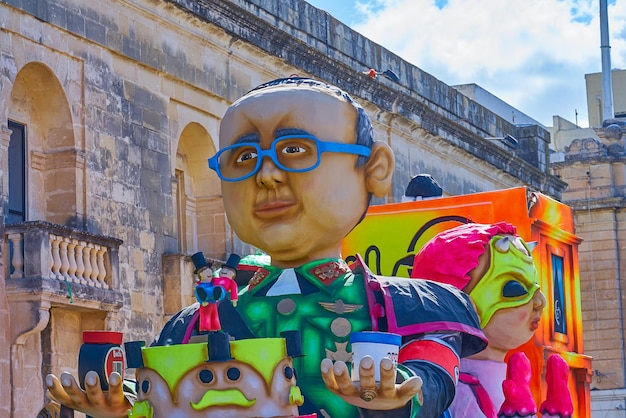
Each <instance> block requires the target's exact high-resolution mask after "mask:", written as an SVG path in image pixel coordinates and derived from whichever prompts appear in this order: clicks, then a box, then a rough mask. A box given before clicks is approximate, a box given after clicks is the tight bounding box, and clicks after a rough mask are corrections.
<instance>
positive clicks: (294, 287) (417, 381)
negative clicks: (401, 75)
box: [47, 78, 486, 418]
mask: <svg viewBox="0 0 626 418" xmlns="http://www.w3.org/2000/svg"><path fill="white" fill-rule="evenodd" d="M219 137H220V150H219V151H218V153H217V154H216V155H215V156H213V157H211V158H210V159H209V166H210V168H212V169H213V170H215V171H216V172H217V174H218V176H219V177H220V179H221V180H222V195H223V200H224V208H225V211H226V214H227V217H228V221H229V224H230V225H231V227H232V229H233V230H234V232H235V233H236V234H237V236H238V237H239V238H240V239H241V240H243V241H244V242H247V243H249V244H251V245H253V246H255V247H257V248H259V249H261V250H263V251H264V252H265V253H267V254H268V255H269V256H270V257H271V265H265V266H259V267H258V269H257V271H256V273H255V274H254V276H253V277H252V279H251V281H250V283H249V285H248V286H247V287H246V288H245V289H243V290H242V291H241V292H240V293H239V298H238V304H237V306H236V309H235V308H233V307H232V305H230V304H227V303H222V304H220V305H219V314H220V317H221V323H222V327H223V328H224V331H226V332H228V333H229V334H231V335H233V336H234V337H235V338H237V339H239V338H241V337H242V336H245V337H246V338H251V337H255V338H275V337H278V336H279V335H280V333H281V332H283V331H285V330H294V329H297V330H299V331H300V332H301V333H302V341H303V354H304V356H302V357H300V358H297V359H294V367H295V369H296V370H297V373H298V384H299V386H300V387H301V389H302V393H303V395H304V399H305V401H304V404H303V405H302V406H301V407H300V408H299V413H300V414H308V413H316V412H317V413H318V416H331V417H341V418H348V417H356V416H359V415H360V416H365V417H367V416H390V417H405V416H406V417H408V416H412V417H414V416H423V417H437V416H439V414H441V413H442V412H443V411H444V410H445V409H446V408H447V406H448V405H449V403H450V402H451V400H452V397H453V394H454V385H455V384H456V380H457V375H458V366H459V358H460V357H464V356H468V355H472V354H475V353H477V352H479V351H481V350H482V349H483V348H484V347H485V344H486V342H485V339H484V335H483V334H482V331H481V330H480V326H479V322H478V317H477V316H476V313H475V311H474V309H473V308H472V304H471V301H470V299H469V297H468V296H467V295H465V294H464V293H462V292H461V291H459V290H458V289H455V288H454V287H452V286H448V285H444V284H439V283H434V282H429V281H426V280H412V279H400V278H387V277H376V276H374V275H373V274H371V272H369V270H368V269H367V267H366V266H365V264H364V263H362V261H361V260H360V259H358V257H357V262H356V263H355V264H354V265H351V266H348V265H347V264H346V263H345V262H344V261H343V259H342V257H341V243H342V240H343V239H344V237H345V236H346V234H347V233H348V232H349V231H350V230H352V229H353V228H354V227H355V225H357V223H358V222H360V220H361V219H362V217H363V214H364V213H365V211H366V210H367V207H368V205H369V201H370V198H371V196H372V195H374V196H377V197H383V196H385V195H386V193H388V191H389V189H390V187H391V176H392V173H393V170H394V158H393V154H392V152H391V149H390V148H389V146H388V145H387V144H385V143H384V142H378V141H374V140H373V129H372V126H371V122H370V120H369V118H368V116H367V115H366V113H365V112H364V110H363V109H362V108H361V106H360V105H358V104H357V103H356V102H354V100H353V99H352V98H351V97H350V96H349V95H348V94H347V93H345V92H343V91H341V90H340V89H338V88H336V87H334V86H330V85H327V84H326V83H323V82H319V81H316V80H311V79H303V78H288V79H279V80H275V81H272V82H269V83H266V84H264V85H261V86H259V87H257V88H256V89H254V90H252V91H251V92H249V93H248V94H246V95H245V96H244V97H242V98H241V99H239V100H237V101H236V102H235V103H233V104H232V105H231V106H230V107H229V109H228V110H227V112H226V114H225V115H224V118H223V120H222V123H221V126H220V135H219ZM239 268H241V266H240V267H239ZM198 306H199V305H198V304H196V305H193V306H191V307H188V308H186V309H184V310H182V311H181V312H179V313H178V314H177V315H175V316H174V317H173V318H172V319H171V320H170V321H169V322H168V324H166V326H165V327H164V329H163V330H162V332H161V334H160V336H159V337H158V338H157V340H156V342H155V344H156V345H157V346H158V345H165V344H184V343H187V342H189V339H190V337H191V336H193V335H195V334H198V333H201V331H200V330H199V329H198V316H199V315H198V313H197V312H198ZM367 330H374V331H388V332H393V333H396V334H399V335H401V336H402V343H403V346H402V348H401V350H400V352H399V355H398V366H397V372H396V371H395V370H394V368H393V364H392V362H391V361H390V360H389V359H388V358H385V359H383V361H381V363H380V365H379V366H380V381H379V382H376V381H375V378H374V368H375V367H374V364H373V361H372V359H371V358H370V357H368V356H366V357H365V358H364V360H363V361H362V362H361V363H360V364H353V365H352V367H353V368H355V367H358V368H359V374H360V381H359V382H352V380H351V379H350V373H349V370H348V366H347V364H346V362H349V361H350V359H351V350H350V349H351V347H350V345H349V341H350V334H351V333H352V332H359V331H367ZM320 369H321V370H320ZM62 382H63V385H62V386H61V385H59V384H55V383H54V379H53V377H50V376H49V379H47V383H48V387H49V388H50V392H51V393H52V394H53V395H55V396H57V398H60V399H65V400H67V401H68V402H69V403H70V404H71V405H73V406H74V407H77V406H79V405H80V407H81V408H82V410H84V411H86V412H88V413H90V414H91V415H93V416H96V417H99V416H102V417H113V416H120V415H115V413H109V412H108V409H107V408H105V407H104V406H103V407H100V405H102V404H97V403H96V402H99V401H101V400H102V399H103V398H104V397H105V396H104V395H103V394H102V392H101V391H100V392H99V393H98V392H97V391H95V390H94V391H92V390H91V387H88V388H87V394H85V393H83V392H82V391H79V390H77V388H76V387H75V386H74V385H73V384H72V382H71V380H70V379H69V378H67V380H65V381H63V376H62ZM113 389H114V388H113V387H112V390H111V392H109V395H110V398H115V400H116V401H119V394H120V393H121V390H120V391H119V392H116V391H115V390H113ZM75 400H80V401H84V402H82V403H78V402H75ZM92 401H95V402H92ZM109 403H110V402H109ZM105 409H107V412H103V411H104V410H105ZM116 411H117V410H116Z"/></svg>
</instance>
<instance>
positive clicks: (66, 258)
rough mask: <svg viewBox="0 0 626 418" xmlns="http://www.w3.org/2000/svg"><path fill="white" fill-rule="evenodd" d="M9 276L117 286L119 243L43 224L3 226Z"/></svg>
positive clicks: (31, 223)
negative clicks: (6, 245) (6, 244)
mask: <svg viewBox="0 0 626 418" xmlns="http://www.w3.org/2000/svg"><path fill="white" fill-rule="evenodd" d="M5 242H7V243H8V246H9V251H8V255H9V256H8V265H7V268H8V270H9V271H8V272H7V273H8V274H7V276H8V277H10V278H12V279H20V278H24V277H41V278H44V279H56V280H65V281H67V282H70V283H77V284H82V285H87V286H93V287H97V288H103V289H111V288H115V287H116V285H117V283H116V282H117V269H118V258H117V254H118V248H119V245H120V244H121V242H122V241H120V240H118V239H115V238H111V237H104V236H99V235H94V234H89V233H86V232H84V231H80V230H76V229H73V228H68V227H64V226H62V225H55V224H51V223H48V222H43V221H33V222H24V223H21V224H17V225H7V226H5Z"/></svg>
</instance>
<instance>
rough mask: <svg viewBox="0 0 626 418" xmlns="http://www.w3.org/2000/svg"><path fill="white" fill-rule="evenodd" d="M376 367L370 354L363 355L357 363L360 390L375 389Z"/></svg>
mask: <svg viewBox="0 0 626 418" xmlns="http://www.w3.org/2000/svg"><path fill="white" fill-rule="evenodd" d="M375 373H376V367H375V366H374V359H372V357H370V356H364V357H363V358H362V359H361V362H360V363H359V381H360V385H361V390H373V391H375V390H376V377H375Z"/></svg>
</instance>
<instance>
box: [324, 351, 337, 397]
mask: <svg viewBox="0 0 626 418" xmlns="http://www.w3.org/2000/svg"><path fill="white" fill-rule="evenodd" d="M320 370H321V371H322V380H323V381H324V384H325V385H326V387H327V388H328V389H329V390H330V391H331V392H335V393H336V392H337V391H338V390H339V386H338V385H337V381H336V380H335V374H334V370H333V361H332V360H331V359H329V358H325V359H324V360H322V363H321V364H320Z"/></svg>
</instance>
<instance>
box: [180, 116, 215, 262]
mask: <svg viewBox="0 0 626 418" xmlns="http://www.w3.org/2000/svg"><path fill="white" fill-rule="evenodd" d="M214 153H215V145H214V144H213V140H212V139H211V136H210V135H209V133H208V132H207V130H206V129H205V128H204V127H203V126H202V125H200V124H199V123H197V122H190V123H188V124H187V125H185V127H184V128H183V130H182V131H181V134H180V137H179V140H178V147H177V149H176V164H175V177H176V179H177V181H176V183H175V188H176V190H174V191H173V194H174V197H175V201H176V219H177V223H176V225H177V231H178V239H179V251H180V252H182V253H187V254H191V253H193V252H196V251H203V252H204V254H205V256H207V257H210V258H215V259H219V260H223V259H224V258H225V253H226V246H225V242H226V238H225V235H226V232H225V231H226V218H225V216H224V205H223V203H222V196H221V189H220V181H219V178H218V177H217V174H215V173H214V172H213V171H212V170H210V169H209V166H208V163H207V160H208V158H209V157H210V156H212V155H213V154H214Z"/></svg>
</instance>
